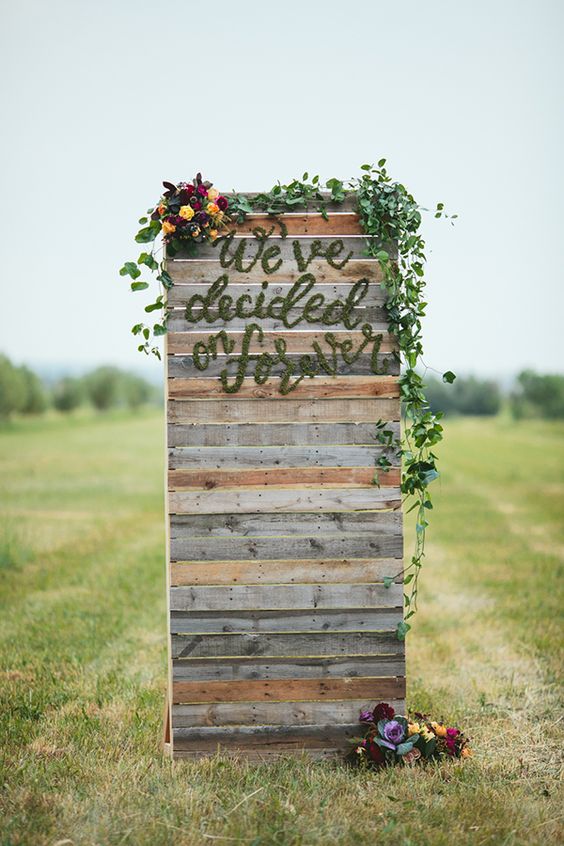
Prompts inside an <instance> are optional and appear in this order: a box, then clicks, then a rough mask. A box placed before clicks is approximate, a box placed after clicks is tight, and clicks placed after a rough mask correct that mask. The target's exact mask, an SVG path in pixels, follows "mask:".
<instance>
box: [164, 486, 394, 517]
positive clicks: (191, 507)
mask: <svg viewBox="0 0 564 846" xmlns="http://www.w3.org/2000/svg"><path fill="white" fill-rule="evenodd" d="M400 505H401V492H400V489H399V487H398V488H387V487H386V488H384V487H382V488H378V487H375V486H372V487H369V488H330V487H326V488H318V489H314V488H302V487H300V488H293V489H289V490H281V489H279V488H269V489H268V490H264V489H258V490H257V489H254V488H248V489H244V490H211V491H203V490H202V491H171V492H170V493H169V510H170V513H171V514H245V513H247V514H248V513H253V512H259V513H264V512H271V511H288V512H295V511H312V512H321V511H372V510H375V509H376V510H379V509H388V508H392V509H393V508H399V507H400Z"/></svg>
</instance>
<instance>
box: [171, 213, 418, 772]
mask: <svg viewBox="0 0 564 846" xmlns="http://www.w3.org/2000/svg"><path fill="white" fill-rule="evenodd" d="M349 208H350V207H349ZM283 220H284V223H285V225H286V228H287V236H286V237H284V238H283V237H281V229H280V227H279V226H276V228H275V232H274V233H273V234H272V235H271V236H270V237H269V239H268V245H269V246H270V245H275V246H277V247H279V248H280V254H279V255H278V253H277V251H274V252H275V253H276V255H278V257H279V258H282V259H283V261H282V264H281V266H280V268H279V269H278V270H277V271H276V272H275V273H271V274H268V275H266V274H265V273H264V271H263V270H262V268H261V264H260V262H259V263H258V264H256V265H255V267H254V268H253V269H252V270H251V271H250V272H248V273H240V272H237V271H234V270H233V269H232V267H229V268H227V269H226V268H224V267H222V266H221V264H220V261H219V250H220V248H221V243H219V244H217V245H213V246H204V247H203V248H201V249H200V250H199V251H198V257H197V258H196V259H191V258H189V257H186V256H177V257H175V259H174V260H169V261H168V271H169V273H170V275H171V277H172V279H173V281H174V287H173V288H172V290H171V291H170V292H169V296H168V305H169V307H170V310H171V311H170V317H169V334H168V336H167V339H166V352H167V356H166V357H167V386H168V387H167V419H168V443H167V446H168V486H167V489H168V496H167V505H168V517H167V520H168V531H169V537H168V581H169V587H170V589H169V624H170V639H169V646H170V660H169V665H170V673H169V706H168V708H167V716H166V722H167V737H166V748H167V750H168V751H169V752H170V753H172V755H173V756H174V757H179V758H180V757H198V756H202V755H208V754H213V753H215V752H216V751H217V749H218V748H221V749H222V750H223V751H225V752H228V753H236V754H244V755H246V756H247V757H249V758H252V759H257V758H258V759H263V758H264V759H270V758H272V757H276V756H278V755H281V754H289V753H296V752H300V753H301V752H302V750H305V751H306V752H307V753H308V754H310V755H311V756H313V757H323V756H330V755H335V754H342V753H343V751H346V750H347V749H348V748H349V743H348V739H349V738H350V737H354V736H358V734H359V725H358V714H359V710H360V708H361V707H363V706H367V705H370V704H374V703H375V702H378V701H381V700H384V701H388V702H392V703H394V704H395V705H396V707H397V708H400V709H402V708H403V705H404V703H403V700H404V697H405V655H404V644H403V643H401V642H400V641H399V640H398V639H397V638H396V634H395V631H396V626H397V624H398V622H399V621H400V620H401V619H402V613H403V612H402V585H401V576H400V571H401V566H402V565H401V559H402V551H403V550H402V514H401V509H400V490H399V482H400V468H399V466H398V461H397V459H396V458H395V457H394V455H393V454H391V453H389V451H386V449H385V447H383V446H382V445H381V444H380V443H379V442H378V440H377V438H376V426H375V424H376V422H377V421H378V420H384V421H386V422H387V423H388V424H389V428H391V429H393V430H394V432H395V433H396V434H397V433H399V425H400V424H399V420H400V401H399V391H398V372H399V367H398V363H397V357H396V356H395V355H394V351H395V349H396V345H395V342H394V339H393V337H392V336H391V335H389V334H388V326H387V320H386V310H385V290H384V288H383V286H382V285H381V284H380V283H381V271H380V268H379V265H378V263H377V262H376V261H374V260H368V259H367V258H366V257H365V255H364V249H365V240H364V238H363V237H362V230H361V228H360V225H359V221H358V218H357V216H356V214H354V212H353V211H349V210H347V211H345V212H343V211H342V207H341V210H340V211H339V212H331V213H330V214H329V218H328V220H324V218H323V217H322V216H321V215H320V214H319V213H316V212H313V211H312V212H311V213H307V214H303V213H300V214H295V215H284V216H283ZM257 225H260V226H262V227H264V228H265V229H267V230H269V229H270V228H271V227H272V225H273V219H272V218H270V217H266V216H260V215H255V216H249V218H248V219H247V220H246V221H245V223H244V224H241V225H239V226H237V227H235V226H234V227H231V228H232V229H234V230H236V237H235V239H234V240H233V242H232V244H231V246H230V255H231V254H232V253H233V252H234V250H235V248H236V247H237V246H238V245H240V244H241V240H237V239H242V238H245V237H246V238H247V241H246V244H245V254H246V255H248V256H252V255H254V253H255V251H256V249H257V245H258V242H257V241H256V239H255V238H254V237H253V235H252V231H253V229H254V227H256V226H257ZM313 239H321V241H322V245H323V247H324V248H326V247H327V246H328V245H329V244H330V243H332V242H334V241H335V240H342V241H343V245H344V248H343V250H344V251H343V253H342V254H341V255H340V256H339V259H341V258H342V256H344V255H345V253H348V252H352V253H353V258H352V259H351V260H350V261H349V262H348V263H347V264H346V265H345V266H344V267H343V268H342V269H340V270H339V269H335V268H334V267H332V266H331V265H330V264H329V263H328V262H327V261H326V260H324V259H323V258H316V259H315V260H314V261H313V262H311V263H310V264H309V266H308V267H307V273H311V274H313V276H314V277H315V288H314V289H313V290H312V292H311V293H312V294H313V293H318V292H321V293H323V294H325V296H326V298H327V301H329V300H330V299H335V298H337V297H338V298H340V299H344V298H345V297H346V295H347V293H348V291H349V290H350V288H351V286H352V285H353V284H354V283H355V282H356V281H357V280H359V279H360V278H362V277H366V278H368V279H369V280H370V287H369V292H368V295H367V296H366V297H365V298H364V300H363V301H362V304H361V305H360V306H359V307H358V308H355V310H354V314H355V315H356V316H359V317H362V323H366V322H368V323H370V324H371V325H372V326H373V327H374V329H375V330H377V331H378V332H380V333H381V335H382V342H381V345H380V350H379V353H378V365H379V367H381V369H382V371H383V372H384V373H385V374H386V375H374V374H373V372H372V369H371V362H370V357H369V356H368V355H363V356H361V357H360V358H359V359H358V360H357V361H356V362H355V363H354V364H346V363H345V362H344V361H343V360H342V357H340V365H339V371H338V373H339V375H337V376H327V375H325V376H316V377H314V378H306V379H304V380H303V381H302V382H301V384H300V385H299V386H298V388H297V389H296V390H295V391H292V392H291V393H290V394H288V395H282V394H281V393H280V390H279V388H280V370H281V367H278V368H277V369H274V371H273V375H272V377H271V378H270V379H269V380H268V381H267V382H266V383H265V384H263V385H258V384H257V383H256V382H255V380H254V378H253V375H252V374H253V367H251V366H250V367H249V376H248V377H247V378H246V379H245V381H244V383H243V385H242V386H241V390H240V391H239V392H238V393H234V394H227V393H225V392H224V391H223V388H222V385H221V382H220V380H219V378H218V377H219V373H220V371H221V370H222V369H223V368H224V367H225V363H226V356H225V355H223V356H220V357H218V358H217V360H216V361H210V363H209V366H208V368H207V369H206V370H203V371H201V370H199V369H198V368H197V367H196V366H195V365H194V359H193V357H192V353H193V348H194V344H195V343H197V342H198V341H206V340H207V339H209V336H210V335H211V334H215V333H217V332H218V331H219V330H221V329H225V330H226V331H227V334H228V335H229V337H231V338H233V339H234V340H235V348H234V352H233V355H236V354H238V353H239V352H240V350H241V340H242V337H243V332H244V329H245V326H246V325H247V324H248V323H249V322H256V323H259V324H260V325H261V327H262V329H263V331H264V337H263V340H262V343H261V344H259V343H258V342H257V341H256V340H255V341H254V342H253V344H252V345H251V352H254V353H257V352H262V351H265V350H273V349H274V343H275V340H276V338H280V337H282V338H284V339H285V341H286V343H287V350H288V357H289V358H290V359H292V360H295V361H296V362H297V361H299V359H300V357H301V356H302V355H304V354H305V353H311V352H312V343H313V342H314V341H316V340H317V342H318V343H319V344H320V345H321V347H322V348H323V349H324V350H327V351H329V348H328V347H327V344H326V341H325V340H324V336H325V334H326V333H327V332H329V331H330V332H333V333H334V334H335V336H336V337H337V338H338V340H340V341H343V340H346V339H349V340H351V341H352V342H353V343H354V344H355V346H356V345H357V344H358V343H359V341H360V340H362V335H361V333H360V332H359V331H358V330H357V329H354V330H352V331H349V330H347V329H346V328H345V327H344V326H343V325H335V326H327V325H323V324H322V323H319V324H316V323H309V324H305V326H306V328H305V329H304V324H303V323H300V324H299V327H297V328H295V329H288V328H286V327H284V326H283V325H282V323H281V321H280V320H279V319H277V318H273V317H271V318H265V319H263V320H260V321H257V320H256V319H255V318H253V320H252V321H251V320H249V319H245V318H235V319H234V320H231V321H230V322H229V323H225V322H224V321H220V320H218V321H216V322H212V323H203V322H197V323H190V322H188V321H187V320H186V315H185V308H186V302H187V300H188V299H189V298H190V297H191V296H193V295H194V294H198V293H200V294H205V293H206V292H207V290H208V288H209V287H210V285H211V284H212V283H213V282H214V281H215V280H216V279H217V278H218V277H219V276H221V275H222V274H225V273H227V274H228V288H227V289H226V291H225V293H227V294H230V295H232V296H234V297H238V296H241V294H248V295H249V297H251V298H254V297H256V296H257V294H258V293H259V292H260V291H261V284H262V283H263V282H265V281H267V282H268V283H269V288H268V297H272V296H274V295H278V296H284V294H285V293H287V292H288V290H289V289H290V287H291V285H292V284H293V283H294V282H295V281H296V280H297V279H298V278H299V277H300V276H301V273H300V271H299V269H298V267H297V264H296V260H295V255H294V250H293V242H294V241H295V240H297V241H299V244H300V247H301V249H302V253H303V254H304V255H306V256H307V255H308V251H309V249H310V248H311V246H312V243H313ZM271 264H274V260H273V261H272V262H271ZM216 311H217V309H216ZM229 372H230V373H234V370H230V371H229ZM382 454H387V455H388V456H389V458H390V460H391V462H392V465H393V466H392V467H391V468H390V470H389V471H388V472H386V473H384V472H381V471H377V470H376V469H375V462H377V461H378V459H379V457H380V456H381V455H382ZM376 473H377V474H378V479H379V486H378V485H375V484H374V478H375V474H376ZM386 576H387V577H394V584H392V586H391V587H389V588H385V587H384V585H383V579H384V577H386Z"/></svg>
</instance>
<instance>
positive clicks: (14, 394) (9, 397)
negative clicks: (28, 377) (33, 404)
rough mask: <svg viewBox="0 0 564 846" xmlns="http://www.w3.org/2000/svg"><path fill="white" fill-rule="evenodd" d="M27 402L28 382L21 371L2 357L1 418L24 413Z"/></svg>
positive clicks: (0, 370) (0, 358) (0, 362)
mask: <svg viewBox="0 0 564 846" xmlns="http://www.w3.org/2000/svg"><path fill="white" fill-rule="evenodd" d="M25 401H26V382H25V378H24V376H23V374H22V373H21V370H20V369H19V368H17V367H14V365H13V364H12V362H11V361H10V359H9V358H8V357H7V356H5V355H0V417H10V416H11V415H12V414H13V413H14V412H17V411H22V410H23V408H24V406H25Z"/></svg>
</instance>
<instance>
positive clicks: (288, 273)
mask: <svg viewBox="0 0 564 846" xmlns="http://www.w3.org/2000/svg"><path fill="white" fill-rule="evenodd" d="M167 270H168V272H169V274H170V275H171V277H172V279H173V281H174V285H175V286H176V285H194V284H203V285H211V283H212V282H214V281H215V280H216V279H217V277H218V276H221V275H222V274H223V273H228V274H229V284H230V285H237V284H240V285H249V284H253V283H258V284H260V283H261V282H268V283H269V285H273V284H281V283H284V284H293V283H294V282H296V281H297V280H298V279H299V277H300V276H302V275H303V274H302V272H301V271H299V270H298V269H297V268H296V267H295V266H293V265H290V266H288V265H286V264H284V265H282V267H281V268H280V270H277V271H276V273H268V274H267V273H265V272H264V270H263V269H262V267H261V265H260V262H259V263H258V264H256V265H255V266H254V267H253V268H251V270H249V271H248V272H247V273H239V272H238V271H237V270H235V269H234V268H233V267H229V268H227V269H226V268H222V267H221V265H220V264H219V262H218V261H217V260H215V261H210V260H209V259H208V260H206V261H201V260H199V259H194V260H193V261H190V262H186V261H179V260H173V259H168V261H167ZM307 273H311V274H312V275H313V276H315V281H316V284H318V285H341V284H344V283H354V282H356V281H358V280H359V279H363V278H365V279H370V280H371V281H373V282H374V283H375V284H378V283H380V282H383V280H384V274H383V272H382V268H381V267H380V263H379V262H378V261H376V260H375V259H365V260H363V261H354V262H353V261H351V262H349V263H348V264H346V265H345V266H344V267H343V268H341V269H340V270H339V269H338V268H335V267H331V265H330V264H327V262H326V261H323V260H319V259H314V260H313V261H312V262H311V264H309V265H308V268H307Z"/></svg>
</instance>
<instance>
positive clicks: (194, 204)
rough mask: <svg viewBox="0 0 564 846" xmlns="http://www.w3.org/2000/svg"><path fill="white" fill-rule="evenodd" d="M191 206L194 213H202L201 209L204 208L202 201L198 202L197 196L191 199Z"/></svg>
mask: <svg viewBox="0 0 564 846" xmlns="http://www.w3.org/2000/svg"><path fill="white" fill-rule="evenodd" d="M190 205H191V206H192V208H193V209H194V211H200V209H201V208H202V204H201V202H200V200H197V199H196V197H195V196H194V197H190Z"/></svg>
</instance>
